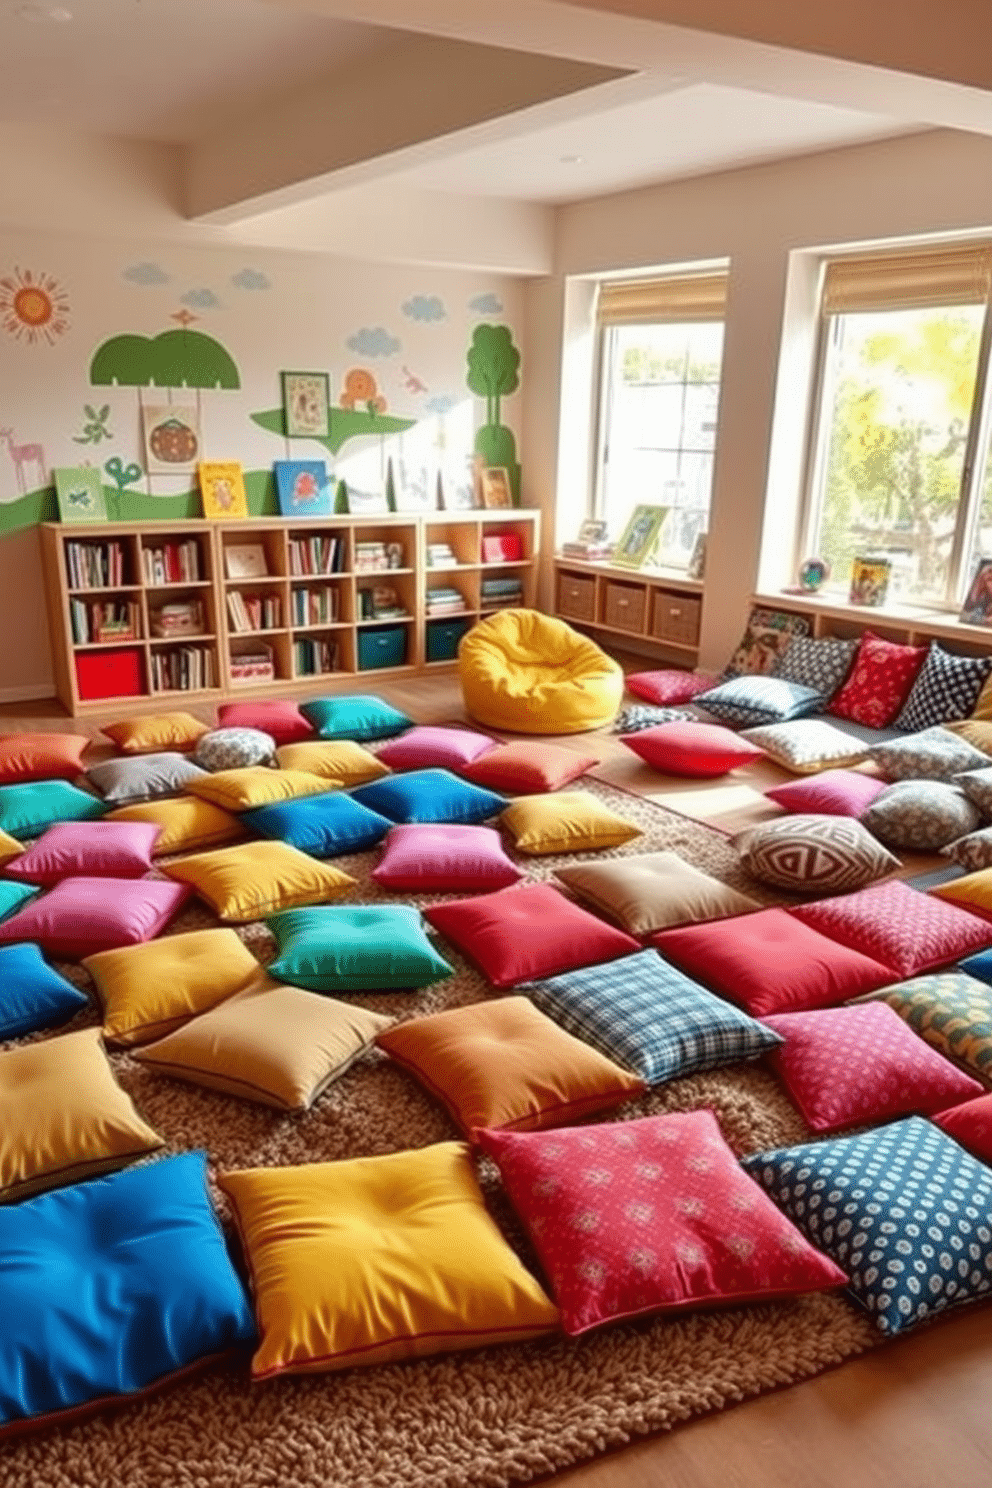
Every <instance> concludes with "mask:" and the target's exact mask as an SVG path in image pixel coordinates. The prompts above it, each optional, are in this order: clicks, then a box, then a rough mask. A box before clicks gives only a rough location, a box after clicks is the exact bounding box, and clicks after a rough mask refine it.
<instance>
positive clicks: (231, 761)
mask: <svg viewBox="0 0 992 1488" xmlns="http://www.w3.org/2000/svg"><path fill="white" fill-rule="evenodd" d="M275 754H276V741H275V739H273V737H272V735H271V734H266V733H263V732H262V730H261V729H254V728H221V729H213V730H212V731H211V732H210V733H209V734H204V735H203V738H202V739H201V740H200V741H199V743H198V744H197V746H196V749H195V750H194V752H193V758H194V760H195V761H196V763H197V764H198V765H202V767H203V769H204V770H210V771H211V772H212V771H214V770H245V769H248V768H249V767H250V766H252V765H271V764H273V763H274V762H275Z"/></svg>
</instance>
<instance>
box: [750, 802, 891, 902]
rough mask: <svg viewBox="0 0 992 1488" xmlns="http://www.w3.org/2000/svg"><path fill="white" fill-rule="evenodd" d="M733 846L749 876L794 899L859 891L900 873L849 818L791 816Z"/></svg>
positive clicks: (755, 830)
mask: <svg viewBox="0 0 992 1488" xmlns="http://www.w3.org/2000/svg"><path fill="white" fill-rule="evenodd" d="M733 843H734V846H735V847H736V848H737V849H738V851H739V852H740V855H741V863H742V865H743V866H744V867H745V868H746V869H747V871H748V873H750V874H752V875H753V876H754V877H755V878H757V879H760V880H761V882H762V883H767V884H773V885H774V886H775V887H776V888H780V889H788V890H790V891H791V892H792V893H794V894H836V893H840V892H843V891H845V890H850V889H860V888H862V887H863V886H864V885H865V884H868V883H872V882H873V881H874V880H875V879H876V878H881V877H882V875H883V874H886V873H892V872H893V871H894V870H895V869H897V868H898V867H899V859H898V858H895V857H893V855H892V854H891V853H890V852H887V851H886V849H885V848H884V847H882V845H881V844H880V843H879V842H877V841H876V840H875V838H874V837H873V836H872V834H871V833H870V832H869V831H867V830H866V829H865V828H864V827H863V826H862V825H861V823H860V822H859V821H855V819H854V818H853V817H850V816H811V815H809V816H807V815H795V816H789V817H786V818H785V820H783V821H773V822H765V823H763V824H762V825H761V826H760V827H751V828H750V829H749V830H748V831H746V832H740V833H738V835H737V836H736V837H735V838H734V839H733Z"/></svg>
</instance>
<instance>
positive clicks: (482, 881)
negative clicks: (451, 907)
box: [372, 822, 523, 894]
mask: <svg viewBox="0 0 992 1488" xmlns="http://www.w3.org/2000/svg"><path fill="white" fill-rule="evenodd" d="M372 877H373V878H374V879H375V881H376V883H377V884H379V885H380V887H381V888H384V889H397V890H400V889H402V890H406V891H407V892H408V893H412V894H444V893H456V894H459V893H460V894H468V893H471V892H473V891H474V890H478V891H488V892H492V890H493V889H505V888H507V887H508V886H509V885H510V884H513V883H516V882H517V880H518V879H520V878H522V877H523V873H522V871H521V870H520V869H519V868H518V867H517V865H516V863H513V862H511V860H510V859H509V858H508V857H507V855H506V853H505V852H504V851H503V840H502V838H501V837H500V835H499V833H498V832H496V831H494V830H493V828H492V827H473V826H462V825H460V824H457V823H456V824H454V825H450V826H449V825H446V824H444V823H441V824H438V825H436V826H435V825H427V824H421V823H419V822H414V823H411V824H409V825H399V826H395V827H393V828H392V830H391V831H390V832H389V835H388V836H387V837H386V840H385V843H384V844H383V853H382V858H381V859H380V862H379V865H378V867H376V868H374V869H373V870H372Z"/></svg>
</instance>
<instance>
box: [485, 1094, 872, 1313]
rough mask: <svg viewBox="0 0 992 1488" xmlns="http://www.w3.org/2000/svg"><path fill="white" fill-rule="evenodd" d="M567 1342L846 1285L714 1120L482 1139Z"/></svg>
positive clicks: (651, 1120) (491, 1134)
mask: <svg viewBox="0 0 992 1488" xmlns="http://www.w3.org/2000/svg"><path fill="white" fill-rule="evenodd" d="M478 1141H479V1145H480V1146H481V1147H482V1149H483V1150H484V1151H485V1152H487V1153H488V1154H489V1156H490V1157H492V1158H493V1159H494V1161H495V1162H496V1163H497V1165H498V1167H499V1170H500V1174H501V1175H502V1178H503V1182H504V1184H505V1185H506V1188H507V1191H508V1193H509V1195H510V1201H511V1203H512V1204H513V1206H514V1208H515V1209H516V1210H517V1213H518V1214H519V1215H520V1217H521V1219H522V1220H523V1222H524V1224H525V1226H526V1227H527V1230H528V1233H529V1234H530V1237H531V1239H532V1241H533V1242H534V1246H535V1248H536V1250H537V1253H538V1255H539V1257H540V1260H541V1264H542V1267H543V1269H544V1272H545V1274H546V1276H547V1277H548V1280H549V1282H550V1283H551V1289H552V1292H553V1294H554V1297H555V1301H556V1302H557V1303H558V1306H559V1307H560V1308H561V1314H562V1326H563V1327H564V1329H565V1332H566V1333H568V1334H570V1335H572V1336H573V1337H575V1336H576V1335H578V1334H581V1333H586V1332H588V1331H589V1329H591V1328H597V1327H599V1326H600V1325H601V1324H603V1323H610V1322H618V1321H619V1320H621V1319H622V1318H634V1317H642V1316H644V1315H645V1314H648V1313H655V1312H680V1311H686V1310H688V1309H690V1308H693V1307H712V1306H713V1305H715V1304H717V1303H741V1302H747V1301H752V1300H761V1301H768V1300H771V1299H772V1298H774V1297H787V1296H794V1295H795V1294H797V1293H799V1292H807V1291H816V1290H819V1289H820V1288H822V1287H835V1286H843V1285H844V1284H845V1282H846V1281H847V1277H846V1275H845V1273H844V1272H843V1271H842V1270H841V1269H840V1267H839V1266H837V1265H835V1264H834V1262H833V1261H831V1260H829V1259H828V1258H827V1257H826V1256H824V1255H822V1254H821V1253H820V1252H819V1251H818V1250H815V1249H814V1247H813V1246H812V1245H810V1244H809V1243H808V1241H806V1240H804V1239H803V1237H802V1236H801V1235H800V1233H799V1231H798V1230H796V1229H795V1228H794V1226H793V1225H792V1223H791V1221H789V1220H787V1219H786V1218H785V1216H784V1215H783V1214H782V1213H781V1212H780V1210H779V1209H778V1208H777V1207H776V1206H775V1204H774V1203H773V1202H772V1200H771V1199H770V1198H767V1197H766V1195H765V1194H764V1193H762V1191H761V1190H760V1188H759V1187H758V1185H757V1184H756V1183H755V1182H754V1181H753V1180H752V1179H751V1178H749V1177H747V1176H746V1174H744V1173H743V1172H742V1170H741V1168H740V1167H739V1165H738V1163H737V1159H736V1158H735V1157H734V1154H733V1152H732V1151H731V1149H730V1148H729V1147H728V1145H727V1143H726V1142H725V1141H724V1139H723V1136H722V1135H721V1132H720V1127H719V1125H718V1124H717V1120H716V1117H715V1116H714V1115H713V1113H712V1111H706V1110H699V1111H687V1112H683V1113H680V1114H678V1115H671V1116H648V1117H644V1118H642V1119H640V1120H638V1121H624V1122H605V1123H602V1124H598V1125H595V1126H573V1127H563V1128H560V1129H559V1130H557V1131H554V1132H502V1131H481V1132H479V1133H478Z"/></svg>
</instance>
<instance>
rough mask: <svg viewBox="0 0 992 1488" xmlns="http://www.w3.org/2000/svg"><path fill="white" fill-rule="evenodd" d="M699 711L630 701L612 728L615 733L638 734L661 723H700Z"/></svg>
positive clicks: (618, 715)
mask: <svg viewBox="0 0 992 1488" xmlns="http://www.w3.org/2000/svg"><path fill="white" fill-rule="evenodd" d="M700 721H701V720H700V717H699V713H698V711H697V712H693V711H692V710H691V709H690V708H659V707H658V706H657V704H655V703H628V704H627V706H626V707H625V708H621V709H620V712H619V713H618V714H617V716H616V718H614V720H613V725H612V728H611V730H610V732H611V733H614V734H636V733H639V732H640V731H641V729H649V728H657V726H658V725H659V724H661V723H699V722H700Z"/></svg>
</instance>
